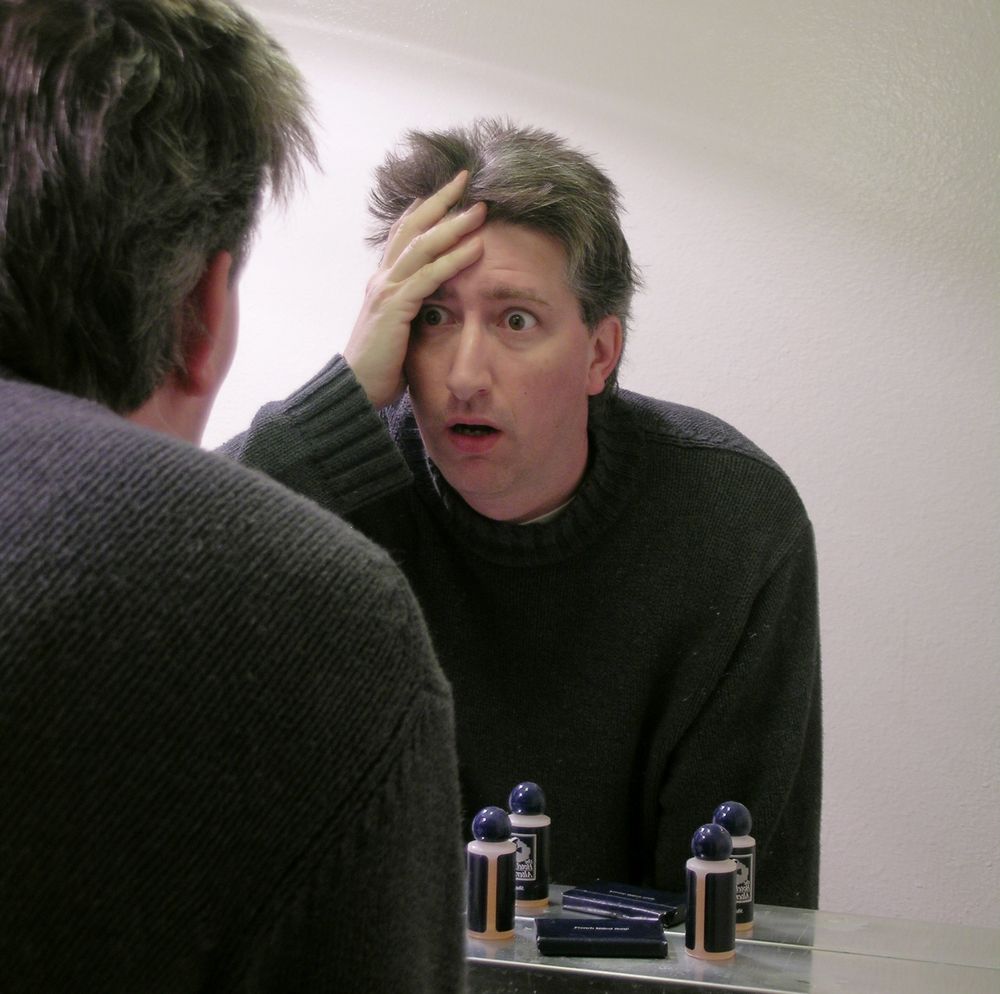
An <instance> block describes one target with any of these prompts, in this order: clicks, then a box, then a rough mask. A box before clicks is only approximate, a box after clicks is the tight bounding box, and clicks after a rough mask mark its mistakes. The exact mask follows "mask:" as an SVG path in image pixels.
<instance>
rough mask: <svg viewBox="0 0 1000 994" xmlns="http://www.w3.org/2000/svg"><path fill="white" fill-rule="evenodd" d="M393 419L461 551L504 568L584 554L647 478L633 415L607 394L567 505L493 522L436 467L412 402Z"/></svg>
mask: <svg viewBox="0 0 1000 994" xmlns="http://www.w3.org/2000/svg"><path fill="white" fill-rule="evenodd" d="M389 420H390V424H391V427H392V430H393V433H394V434H395V435H396V437H397V439H398V441H399V445H400V448H401V449H402V452H403V456H404V458H405V459H406V462H407V464H408V465H409V467H410V471H411V472H412V473H413V477H414V481H415V485H416V490H417V494H418V496H419V499H420V500H422V501H423V502H424V503H425V504H426V505H427V506H428V507H429V508H430V510H431V513H432V514H433V515H434V516H435V517H436V518H437V519H438V520H439V521H440V522H441V523H442V525H443V526H444V528H445V529H446V530H447V531H448V533H449V534H452V535H454V536H455V537H456V540H457V541H459V542H460V543H461V544H462V545H463V546H465V547H466V548H468V549H469V550H470V551H472V552H474V553H475V554H476V555H478V556H481V557H482V558H483V559H487V560H489V561H491V562H495V563H498V564H501V565H506V566H524V567H532V566H540V565H544V564H546V563H554V562H559V561H561V560H565V559H569V558H571V557H573V556H575V555H578V554H579V553H581V552H582V551H584V550H585V549H586V548H587V546H588V545H590V544H591V543H593V542H595V541H596V540H597V539H598V538H599V537H600V535H602V534H603V533H604V532H605V531H606V530H607V529H608V528H610V527H611V525H612V524H614V522H615V521H616V520H617V519H618V517H619V516H620V515H621V514H622V513H623V512H624V511H625V510H626V509H627V507H628V505H629V502H630V499H631V497H632V495H633V494H634V492H635V489H636V487H637V486H638V482H639V479H640V477H641V474H642V472H643V468H642V458H641V452H642V449H641V445H640V441H639V440H640V435H641V433H640V431H639V428H638V425H637V423H636V421H635V419H634V417H633V415H632V413H631V411H630V410H629V408H628V407H627V405H626V404H625V403H624V402H623V401H622V399H621V398H620V397H619V396H618V395H617V394H611V395H609V396H601V397H599V398H596V399H595V400H593V401H592V402H591V406H590V417H589V425H588V431H589V436H590V457H589V461H588V465H587V470H586V472H585V473H584V477H583V480H582V481H581V483H580V486H579V487H578V488H577V490H576V492H575V493H574V495H573V498H572V500H571V501H570V502H569V504H568V506H567V507H565V508H564V509H563V510H562V512H561V513H559V514H557V515H555V516H554V517H553V518H550V519H548V520H545V521H540V522H535V523H533V524H529V525H527V526H526V525H523V524H516V523H512V522H505V521H494V520H492V519H491V518H486V517H483V515H481V514H479V513H477V512H476V511H474V510H472V508H471V507H469V506H468V505H467V504H466V503H465V501H463V500H462V498H461V497H460V496H459V495H458V494H457V493H456V492H455V491H454V490H453V489H452V488H451V487H450V486H449V485H448V483H447V481H446V480H445V479H444V477H443V476H442V475H441V473H440V471H439V470H438V468H437V466H435V465H434V463H433V462H432V461H431V459H430V457H429V456H428V455H427V453H426V452H425V450H424V447H423V442H422V440H421V438H420V431H419V429H418V428H417V425H416V421H415V419H414V417H413V412H412V409H411V408H410V403H409V398H408V397H406V396H404V397H403V399H402V400H401V401H400V402H399V405H398V406H397V407H396V409H395V410H394V411H393V412H392V415H391V417H390V419H389Z"/></svg>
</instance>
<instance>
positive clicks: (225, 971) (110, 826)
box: [0, 374, 464, 994]
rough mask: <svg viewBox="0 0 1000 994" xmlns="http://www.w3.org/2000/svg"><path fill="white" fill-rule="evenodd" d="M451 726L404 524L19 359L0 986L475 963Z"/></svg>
mask: <svg viewBox="0 0 1000 994" xmlns="http://www.w3.org/2000/svg"><path fill="white" fill-rule="evenodd" d="M453 735H454V731H453V712H452V699H451V694H450V690H449V687H448V685H447V681H446V680H445V679H444V677H443V675H442V673H441V670H440V667H439V666H438V664H437V662H436V660H435V659H434V656H433V653H432V650H431V647H430V642H429V639H428V637H427V631H426V627H425V625H424V623H423V621H422V618H421V616H420V612H419V609H418V607H417V605H416V602H415V600H414V598H413V595H412V593H411V591H410V589H409V587H408V585H407V583H406V581H405V580H404V578H403V577H402V576H401V574H400V572H399V570H398V569H397V567H396V566H395V565H394V564H393V563H392V561H391V560H390V558H389V557H388V556H387V555H385V553H384V552H382V551H381V550H379V549H377V548H376V547H375V546H374V545H373V544H372V543H371V542H369V541H368V540H367V539H366V538H364V537H363V536H361V535H360V534H358V533H357V532H356V531H355V530H354V529H353V528H351V527H350V526H349V525H347V524H345V523H344V522H343V521H341V520H339V519H337V518H335V517H334V516H333V515H331V514H330V513H329V512H327V511H324V510H322V509H320V508H318V507H317V506H316V505H315V504H313V503H312V502H310V501H308V500H306V499H303V498H302V497H299V496H297V495H294V494H291V493H289V492H288V491H287V490H285V489H284V488H283V487H281V486H279V485H277V484H275V483H274V482H273V481H271V480H268V479H267V478H265V477H263V476H261V475H259V474H257V473H254V472H252V471H250V470H248V469H246V468H244V467H242V466H239V465H237V464H235V463H233V462H232V461H231V460H228V459H224V458H222V457H220V456H218V455H215V454H211V453H206V452H203V451H201V450H199V449H197V448H195V447H193V446H190V445H187V444H185V443H182V442H179V441H176V440H173V439H170V438H167V437H165V436H161V435H159V434H156V433H153V432H150V431H147V430H145V429H142V428H139V427H137V426H135V425H132V424H130V423H128V422H126V421H125V420H123V419H122V418H120V417H118V416H116V415H114V414H112V413H111V412H109V411H107V410H105V409H104V408H102V407H99V406H97V405H95V404H92V403H90V402H88V401H84V400H80V399H78V398H73V397H68V396H65V395H63V394H59V393H55V392H53V391H50V390H46V389H44V388H41V387H38V386H35V385H31V384H28V383H25V382H21V381H18V380H16V379H15V378H13V377H11V376H9V375H8V374H0V785H2V787H0V895H2V898H0V988H2V989H3V991H5V992H19V991H25V992H27V991H31V992H35V994H37V992H55V991H74V992H76V991H95V992H97V991H100V992H101V994H113V992H123V994H124V992H128V994H135V992H137V991H142V992H144V994H153V992H171V994H177V992H188V991H213V992H216V991H217V992H230V991H232V992H236V991H239V992H272V991H273V992H278V991H280V992H299V991H302V992H306V991H371V992H376V991H378V992H384V991H390V990H391V991H414V992H418V991H419V992H432V991H433V992H439V991H456V990H459V989H461V986H462V981H463V974H464V970H463V962H462V926H461V910H462V862H461V857H460V852H461V838H460V833H459V830H458V817H459V813H458V812H459V808H458V785H457V779H456V761H455V753H454V739H453ZM428 840H431V843H432V844H430V845H429V844H428Z"/></svg>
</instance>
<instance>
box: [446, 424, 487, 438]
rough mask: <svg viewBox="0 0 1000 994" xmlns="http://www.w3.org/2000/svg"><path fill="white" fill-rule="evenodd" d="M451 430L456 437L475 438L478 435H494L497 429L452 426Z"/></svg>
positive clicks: (478, 426) (484, 426) (477, 426)
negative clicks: (466, 436)
mask: <svg viewBox="0 0 1000 994" xmlns="http://www.w3.org/2000/svg"><path fill="white" fill-rule="evenodd" d="M450 430H451V431H453V432H454V433H455V434H456V435H468V436H472V437H475V436H478V435H494V434H496V430H497V429H496V428H491V427H490V426H489V425H452V426H451V428H450Z"/></svg>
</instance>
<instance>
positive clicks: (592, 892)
mask: <svg viewBox="0 0 1000 994" xmlns="http://www.w3.org/2000/svg"><path fill="white" fill-rule="evenodd" d="M686 902H687V897H686V895H684V894H675V893H673V892H672V891H666V890H654V889H653V888H652V887H634V886H633V885H632V884H617V883H613V882H611V881H606V880H596V881H594V883H590V884H585V885H584V886H582V887H573V888H572V889H570V890H567V891H565V892H564V893H563V897H562V906H563V907H564V908H565V909H566V910H567V911H582V912H584V913H585V914H588V915H601V916H602V917H605V918H639V919H643V918H645V919H653V920H655V921H658V922H659V923H660V924H661V925H663V926H664V928H666V927H667V926H670V925H677V924H678V923H679V922H682V921H684V916H685V913H686V910H687V903H686Z"/></svg>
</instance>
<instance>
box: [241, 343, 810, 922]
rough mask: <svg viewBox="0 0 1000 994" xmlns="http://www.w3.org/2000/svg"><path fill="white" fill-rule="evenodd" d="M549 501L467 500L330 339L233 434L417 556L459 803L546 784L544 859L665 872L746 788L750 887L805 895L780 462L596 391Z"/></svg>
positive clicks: (785, 498) (793, 627)
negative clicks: (310, 370) (450, 720)
mask: <svg viewBox="0 0 1000 994" xmlns="http://www.w3.org/2000/svg"><path fill="white" fill-rule="evenodd" d="M590 442H591V446H590V449H591V458H590V465H589V466H588V469H587V473H586V475H585V478H584V480H583V483H582V484H581V486H580V488H579V490H578V491H577V493H576V495H575V497H574V499H573V501H572V502H571V503H570V505H569V506H568V507H567V509H566V510H565V511H564V512H562V513H561V514H560V515H558V516H557V517H556V518H554V519H553V520H551V521H548V522H545V523H541V524H536V525H528V526H522V525H514V524H505V523H500V522H495V521H491V520H489V519H486V518H484V517H482V516H480V515H478V514H476V513H475V512H474V511H472V510H471V509H470V508H469V507H468V506H467V505H466V504H465V503H464V502H463V501H462V500H461V499H460V498H459V497H458V496H457V495H456V494H454V493H453V492H452V491H451V490H450V488H449V487H448V485H447V484H446V483H445V481H444V480H443V479H442V478H441V477H440V475H439V473H438V472H437V470H436V468H435V467H434V466H433V464H432V463H431V462H430V461H429V460H428V458H427V455H426V453H425V451H424V449H423V446H422V444H421V441H420V436H419V432H418V430H417V428H416V426H415V423H414V420H413V417H412V413H411V412H410V409H409V406H408V403H407V402H406V400H405V399H404V400H403V401H402V402H401V403H400V404H399V405H397V406H396V407H395V408H393V409H391V410H390V411H388V412H387V413H386V415H385V416H384V417H383V418H382V419H379V417H377V416H376V415H375V414H374V412H373V411H372V410H371V408H370V406H369V405H368V404H367V401H366V400H365V398H364V395H363V392H362V391H361V390H360V388H359V387H358V386H357V384H356V381H354V379H353V376H352V375H351V373H350V371H349V369H348V368H347V367H346V364H344V363H343V361H342V360H339V359H338V360H335V361H334V362H333V363H332V364H331V365H330V366H329V367H328V368H327V369H326V370H324V371H323V372H322V373H321V374H320V375H319V376H317V377H316V378H315V379H314V380H313V381H312V382H311V383H309V384H307V385H306V386H305V387H304V388H303V389H302V390H300V391H299V392H297V393H296V394H294V395H293V396H292V397H290V398H289V399H288V400H287V401H285V402H284V403H281V404H274V405H268V406H267V407H265V408H264V409H262V411H261V412H260V413H259V414H258V416H257V417H256V418H255V420H254V423H253V425H252V426H251V428H250V430H249V431H248V432H247V433H246V434H244V435H242V436H240V437H239V438H237V439H234V440H233V442H232V443H230V444H229V446H228V451H229V452H230V453H231V454H233V455H236V456H237V457H238V458H241V459H243V460H244V461H245V462H247V463H250V464H252V465H255V466H258V467H260V468H262V469H264V470H265V471H267V472H269V473H272V474H273V475H275V476H277V477H278V478H279V479H281V480H283V481H284V482H286V483H287V484H288V485H289V486H292V487H293V488H296V489H298V490H300V491H301V492H303V493H306V494H308V495H309V496H311V497H313V499H315V500H317V501H318V502H320V503H322V504H325V505H326V506H328V507H331V508H334V509H336V510H339V511H340V512H342V513H344V514H345V515H346V516H347V517H348V518H349V520H351V521H352V522H353V523H355V524H356V525H357V526H358V527H359V528H360V529H361V530H362V531H364V532H365V533H366V534H367V535H369V536H370V537H372V538H373V539H374V540H375V541H377V542H379V543H380V544H381V545H383V546H384V547H385V548H387V549H388V550H389V551H390V552H391V554H392V555H393V557H394V558H395V559H396V561H397V562H399V564H400V565H401V566H402V568H403V570H404V572H405V573H406V575H407V576H408V578H409V579H410V582H411V583H412V585H413V589H414V591H415V592H416V594H417V598H418V600H419V601H420V604H421V607H422V608H423V610H424V614H425V617H426V619H427V622H428V626H429V628H430V631H431V636H432V640H433V642H434V645H435V648H436V650H437V652H438V656H439V658H440V660H441V663H442V666H443V668H444V670H445V673H446V674H447V676H448V678H449V680H450V681H451V684H452V688H453V691H454V695H455V707H456V721H457V736H458V753H459V764H460V778H461V783H462V792H463V803H464V814H465V816H466V817H471V815H472V814H474V813H475V811H476V810H477V809H478V808H479V807H481V806H483V805H486V804H500V805H503V804H505V802H506V798H507V795H508V793H509V791H510V789H511V788H512V787H513V786H514V785H515V784H516V783H518V782H519V781H521V780H534V781H536V782H538V783H539V784H540V785H541V786H542V788H543V789H544V790H545V793H546V796H547V799H548V813H549V814H550V815H551V817H552V823H553V827H552V874H553V879H555V880H556V881H558V882H561V883H566V884H575V883H582V882H585V881H587V880H591V879H594V878H598V877H600V878H603V879H606V880H608V879H610V880H619V881H630V882H635V883H640V882H645V883H652V884H655V885H657V886H660V887H665V888H668V889H672V890H679V889H681V888H682V886H683V880H684V864H685V860H686V859H687V857H688V856H689V855H690V840H691V836H692V834H693V833H694V831H695V829H696V828H698V826H699V825H701V824H703V823H705V822H707V821H710V820H711V818H712V813H713V811H714V809H715V807H716V806H717V805H718V804H719V803H721V802H722V801H726V800H737V801H741V802H742V803H744V804H746V805H747V807H748V808H749V809H750V811H751V813H752V815H753V818H754V826H753V834H754V836H755V838H756V839H757V844H758V865H757V899H758V901H760V902H762V903H771V904H784V905H794V906H804V907H810V906H811V907H815V906H816V902H817V898H818V874H819V824H820V798H821V709H820V671H819V640H818V619H817V592H816V565H815V555H814V544H813V535H812V529H811V526H810V524H809V520H808V518H807V516H806V513H805V511H804V509H803V506H802V503H801V501H800V500H799V497H798V495H797V493H796V491H795V489H794V487H793V486H792V484H791V483H790V481H789V480H788V478H787V476H786V475H785V474H784V473H783V472H782V471H781V470H780V469H779V468H778V467H777V466H776V465H775V464H774V463H773V462H772V461H771V460H770V459H769V458H768V457H767V456H766V455H764V453H762V452H761V451H760V450H759V449H757V448H756V447H755V446H754V445H753V444H752V443H750V442H749V441H748V440H747V439H746V438H744V437H743V436H742V435H740V434H739V433H738V432H736V431H735V430H734V429H732V428H731V427H730V426H728V425H726V424H724V423H723V422H721V421H719V420H718V419H715V418H713V417H711V416H710V415H707V414H704V413H703V412H700V411H695V410H692V409H690V408H684V407H680V406H678V405H672V404H667V403H663V402H659V401H655V400H651V399H649V398H645V397H641V396H638V395H635V394H630V393H627V392H624V391H622V392H621V393H619V394H617V395H613V396H611V397H609V398H606V399H604V400H603V401H602V402H601V403H600V404H598V405H595V407H594V409H593V410H592V415H591V426H590Z"/></svg>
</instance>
